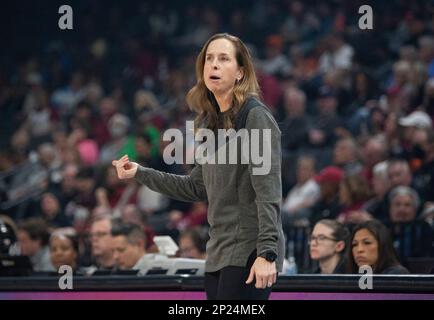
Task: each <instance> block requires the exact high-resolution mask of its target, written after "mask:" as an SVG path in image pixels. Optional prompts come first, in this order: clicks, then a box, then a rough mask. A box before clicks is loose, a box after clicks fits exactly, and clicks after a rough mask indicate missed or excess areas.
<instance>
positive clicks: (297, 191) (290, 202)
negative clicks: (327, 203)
mask: <svg viewBox="0 0 434 320" xmlns="http://www.w3.org/2000/svg"><path fill="white" fill-rule="evenodd" d="M319 196H320V189H319V186H318V184H317V183H316V182H315V181H314V180H313V179H309V180H308V181H306V182H305V183H303V184H302V185H296V186H294V187H293V188H292V189H291V191H290V192H289V193H288V196H287V197H286V199H285V201H284V203H283V206H282V210H283V211H291V210H292V209H293V208H295V207H297V206H299V205H300V204H301V203H303V202H304V201H306V200H309V201H310V202H311V203H314V202H315V201H317V200H318V198H319Z"/></svg>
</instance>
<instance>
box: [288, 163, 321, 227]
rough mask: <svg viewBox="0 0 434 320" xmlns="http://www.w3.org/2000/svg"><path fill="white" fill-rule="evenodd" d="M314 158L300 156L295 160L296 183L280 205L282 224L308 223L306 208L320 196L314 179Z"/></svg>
mask: <svg viewBox="0 0 434 320" xmlns="http://www.w3.org/2000/svg"><path fill="white" fill-rule="evenodd" d="M314 176H315V159H314V158H312V157H309V156H302V157H300V158H299V159H298V161H297V183H296V185H295V186H294V187H293V188H292V189H291V191H290V192H289V193H288V195H287V197H286V199H285V200H284V202H283V205H282V219H283V225H284V226H288V225H290V224H295V225H306V224H307V225H308V224H309V221H307V223H306V222H305V220H306V216H305V215H306V214H307V212H308V210H306V209H307V208H309V207H311V206H312V205H314V204H315V202H316V201H317V200H318V199H319V197H320V187H319V185H318V184H317V183H316V182H315V180H314Z"/></svg>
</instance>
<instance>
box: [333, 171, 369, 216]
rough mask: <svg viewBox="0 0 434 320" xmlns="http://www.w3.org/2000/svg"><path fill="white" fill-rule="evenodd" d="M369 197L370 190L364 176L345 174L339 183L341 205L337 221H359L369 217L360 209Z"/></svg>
mask: <svg viewBox="0 0 434 320" xmlns="http://www.w3.org/2000/svg"><path fill="white" fill-rule="evenodd" d="M370 198H371V190H370V188H369V185H368V182H367V181H366V179H365V178H363V177H362V176H359V175H352V176H346V177H344V178H343V180H342V181H341V183H340V185H339V202H340V204H341V206H342V208H341V213H340V214H339V215H338V217H337V219H338V221H340V222H342V223H359V222H361V221H364V220H368V219H370V218H371V217H370V215H369V214H367V213H364V212H361V211H360V210H361V209H362V208H364V205H365V204H366V202H367V201H368V200H369V199H370Z"/></svg>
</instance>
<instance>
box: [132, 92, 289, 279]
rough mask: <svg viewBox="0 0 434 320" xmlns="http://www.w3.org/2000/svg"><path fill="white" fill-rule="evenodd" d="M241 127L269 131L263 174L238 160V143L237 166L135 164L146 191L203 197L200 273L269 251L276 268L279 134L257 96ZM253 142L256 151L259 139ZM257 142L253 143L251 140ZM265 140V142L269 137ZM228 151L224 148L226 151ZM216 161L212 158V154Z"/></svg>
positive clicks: (280, 250)
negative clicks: (173, 168) (176, 170)
mask: <svg viewBox="0 0 434 320" xmlns="http://www.w3.org/2000/svg"><path fill="white" fill-rule="evenodd" d="M245 104H254V105H255V106H257V107H254V108H252V109H251V110H250V111H249V113H248V115H247V120H246V125H245V128H246V129H247V130H248V132H249V133H251V130H252V129H271V139H270V140H271V167H270V171H269V172H268V174H265V175H255V174H253V168H255V167H260V165H257V164H254V162H252V161H250V162H249V163H248V164H241V161H239V159H240V157H241V156H240V153H241V146H240V145H241V144H239V145H238V149H237V151H238V160H237V164H229V163H228V162H229V161H227V162H226V164H218V161H217V162H216V163H217V164H209V163H205V164H202V165H196V166H195V167H194V168H193V169H192V171H191V173H190V174H189V175H174V174H169V173H164V172H161V171H157V170H154V169H151V168H145V167H142V166H139V168H138V170H137V173H136V176H135V179H136V180H137V181H138V182H139V183H142V184H145V185H146V186H148V187H149V188H150V189H152V190H154V191H156V192H160V193H162V194H165V195H166V196H168V197H172V198H174V199H178V200H182V201H208V222H209V225H210V230H209V236H210V239H209V241H208V243H207V247H206V251H207V260H206V265H205V271H206V272H214V271H218V270H220V269H222V268H223V267H226V266H240V267H245V266H246V264H247V259H248V257H249V255H250V254H251V253H252V252H253V250H255V249H256V251H257V255H258V256H261V255H263V254H264V253H265V252H268V251H272V252H274V253H275V254H277V260H276V266H277V271H278V272H281V271H282V266H283V259H284V254H285V241H284V234H283V229H282V221H281V213H280V207H281V201H282V183H281V141H280V139H281V132H280V130H279V127H278V125H277V123H276V121H275V120H274V118H273V116H272V115H271V113H270V111H269V110H268V108H267V107H265V106H264V105H263V104H262V103H261V102H260V101H259V100H258V99H256V98H252V97H250V98H248V99H246V102H245ZM264 141H266V139H263V140H260V141H259V150H260V154H261V152H263V143H264ZM255 142H256V143H258V141H255ZM269 142H270V141H269ZM227 150H229V149H227ZM217 159H218V157H217Z"/></svg>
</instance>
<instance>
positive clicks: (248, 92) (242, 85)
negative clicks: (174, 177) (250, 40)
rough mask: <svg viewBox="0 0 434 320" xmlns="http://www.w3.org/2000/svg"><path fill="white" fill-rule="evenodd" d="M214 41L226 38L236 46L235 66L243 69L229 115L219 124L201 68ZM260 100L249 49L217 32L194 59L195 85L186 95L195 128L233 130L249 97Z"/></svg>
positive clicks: (236, 39) (213, 102)
mask: <svg viewBox="0 0 434 320" xmlns="http://www.w3.org/2000/svg"><path fill="white" fill-rule="evenodd" d="M217 39H227V40H229V41H230V42H232V44H233V45H234V47H235V57H236V59H237V63H238V66H239V67H241V68H243V70H244V75H243V77H242V79H241V80H240V81H237V82H236V84H235V87H234V90H233V99H232V107H231V108H230V109H229V112H227V113H225V114H224V117H223V123H220V122H219V118H218V108H219V107H218V105H217V101H216V100H215V97H214V94H213V93H212V92H211V91H209V90H208V88H207V87H206V85H205V81H204V79H203V69H204V65H205V55H206V51H207V49H208V46H209V44H210V43H211V42H212V41H214V40H217ZM251 96H253V97H256V98H259V97H260V89H259V85H258V80H257V79H256V74H255V70H254V66H253V62H252V58H251V56H250V53H249V50H248V49H247V47H246V46H245V45H244V43H243V42H242V41H241V40H240V39H239V38H238V37H235V36H233V35H230V34H227V33H218V34H215V35H213V36H212V37H211V38H209V39H208V41H207V42H206V43H205V45H204V46H203V48H202V50H201V51H200V53H199V55H198V56H197V59H196V85H195V86H194V87H193V88H191V89H190V91H189V92H188V94H187V104H188V105H189V107H190V109H191V110H193V111H195V112H196V113H197V117H196V119H195V127H196V128H197V127H199V126H200V127H204V128H208V129H211V130H215V129H217V128H220V127H223V128H225V129H229V128H233V127H234V121H235V117H236V115H237V113H238V111H239V110H240V108H241V107H242V106H243V104H244V102H245V100H246V99H247V98H248V97H251Z"/></svg>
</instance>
